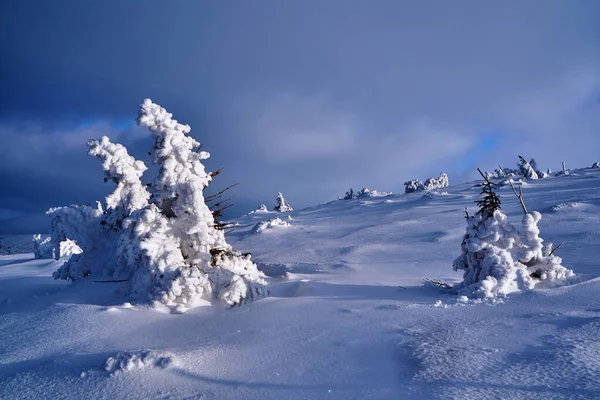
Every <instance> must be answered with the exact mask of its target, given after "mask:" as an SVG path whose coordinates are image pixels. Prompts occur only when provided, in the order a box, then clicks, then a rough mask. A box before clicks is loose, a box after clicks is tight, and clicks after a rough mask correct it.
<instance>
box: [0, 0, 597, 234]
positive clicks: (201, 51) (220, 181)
mask: <svg viewBox="0 0 600 400" xmlns="http://www.w3.org/2000/svg"><path fill="white" fill-rule="evenodd" d="M599 20H600V2H598V1H596V0H577V1H572V0H564V1H556V0H546V1H533V0H527V1H516V0H506V1H501V2H498V1H491V0H483V1H481V0H479V1H475V0H473V1H470V0H469V1H467V0H457V1H453V2H447V1H441V0H436V1H432V0H424V1H402V0H394V1H384V0H376V1H370V2H367V1H356V0H327V1H312V0H304V1H295V0H291V1H278V0H256V1H241V0H239V1H227V2H220V1H191V0H190V1H183V0H181V1H173V2H165V1H153V0H144V1H142V0H132V1H126V2H123V1H112V0H109V1H102V2H84V1H67V0H62V1H59V2H49V1H30V0H5V1H2V2H0V60H1V62H0V142H1V146H0V180H1V181H2V185H1V187H2V189H1V192H0V233H21V232H24V233H31V232H32V231H38V230H40V231H44V229H47V228H45V227H46V224H47V221H46V217H45V216H44V212H45V210H47V209H48V208H50V207H55V206H61V205H68V204H73V203H77V204H82V203H93V202H94V201H95V200H102V199H103V198H104V197H105V196H106V195H107V194H108V193H110V191H111V190H112V187H110V183H108V184H104V183H103V181H102V178H103V172H102V169H101V166H100V163H99V162H98V160H95V159H93V158H91V157H89V156H87V155H86V145H85V143H86V142H87V140H88V139H90V138H98V137H101V136H103V135H107V136H109V137H111V139H113V140H115V141H118V142H120V143H123V144H125V145H126V146H127V147H128V149H129V150H130V153H132V154H133V155H135V156H136V157H138V158H139V159H141V160H143V161H145V162H146V163H147V164H149V163H150V160H149V158H148V156H147V151H148V149H149V147H150V144H151V141H150V134H149V133H148V132H147V131H145V130H143V129H141V128H139V127H137V126H136V125H135V117H136V115H137V110H138V105H139V103H141V101H142V100H143V99H144V98H147V97H148V98H151V99H152V100H153V101H154V102H156V103H158V104H161V105H162V106H163V107H165V108H166V109H167V110H169V111H170V112H172V113H173V115H174V118H176V119H177V120H179V121H180V122H182V123H186V124H189V125H190V126H191V127H192V132H191V135H192V136H194V137H195V138H196V139H197V140H198V141H200V142H201V143H202V144H203V150H206V151H209V152H210V153H211V155H212V156H211V158H210V159H209V160H207V161H206V165H207V168H208V169H209V170H215V169H217V168H221V167H222V168H223V173H222V174H221V175H219V176H218V177H217V178H216V180H215V182H214V184H213V185H212V187H214V188H215V189H219V188H223V187H225V186H228V185H230V184H233V183H239V185H238V186H236V187H235V189H234V191H235V194H236V196H237V197H236V199H235V201H234V204H235V205H234V207H233V208H232V209H230V210H229V215H230V216H233V215H239V214H242V213H246V212H248V211H250V210H252V209H255V208H257V206H258V205H259V204H261V203H265V204H267V206H268V207H269V208H271V207H272V206H273V204H274V200H275V197H276V195H277V192H279V191H281V192H283V193H284V195H285V197H286V198H287V199H288V201H289V202H290V203H291V205H292V206H294V207H295V208H304V207H308V206H312V205H316V204H319V203H323V202H327V201H331V200H334V199H336V198H337V197H338V196H343V195H344V193H345V191H346V190H347V189H348V188H350V187H354V188H355V189H360V188H362V187H368V188H370V189H377V190H380V191H392V192H400V193H402V192H403V191H404V185H403V183H404V182H405V181H407V180H409V179H413V178H419V179H421V180H424V179H426V178H428V177H433V176H437V175H439V173H440V172H446V173H448V175H449V177H450V182H451V183H452V182H454V183H459V182H464V181H466V180H469V179H474V178H476V177H477V172H476V168H477V167H479V168H481V169H484V170H485V169H487V170H493V169H494V168H495V167H496V166H497V165H498V164H501V165H502V166H506V167H514V166H515V165H516V161H517V155H519V154H520V155H523V156H524V157H526V158H528V159H529V158H532V157H533V158H535V159H536V160H537V162H538V165H539V166H540V167H542V168H544V169H545V168H551V169H552V170H556V169H559V168H560V165H561V162H562V161H566V162H567V165H568V166H570V167H585V166H591V165H592V164H593V163H594V162H596V161H600V24H599V23H598V21H599ZM149 179H150V178H149Z"/></svg>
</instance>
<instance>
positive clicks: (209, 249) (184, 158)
mask: <svg viewBox="0 0 600 400" xmlns="http://www.w3.org/2000/svg"><path fill="white" fill-rule="evenodd" d="M138 123H139V125H140V126H144V127H147V128H148V129H149V130H150V131H151V132H152V137H153V142H154V144H153V148H152V154H153V156H154V163H156V164H158V165H159V173H158V176H157V177H156V179H154V181H153V183H152V185H151V192H152V193H150V192H148V191H147V190H146V186H144V185H143V184H142V181H141V177H142V174H143V173H144V171H145V170H146V166H145V165H144V163H142V162H141V161H137V160H135V159H134V158H133V157H132V156H130V155H129V154H128V153H127V149H126V148H125V147H124V146H122V145H120V144H114V143H111V142H110V140H109V139H108V138H107V137H103V138H102V139H101V140H91V141H89V142H88V147H89V152H88V153H89V154H90V155H91V156H95V157H97V158H99V159H100V160H101V161H102V167H103V168H104V171H105V180H107V181H109V180H110V181H112V182H114V183H115V184H116V185H117V186H116V188H115V189H114V191H113V192H112V193H111V194H110V195H108V196H107V198H106V201H105V206H104V207H102V205H101V204H99V203H98V205H97V207H96V208H91V207H88V206H69V207H60V208H55V209H52V210H50V211H49V212H48V214H49V215H50V217H51V218H52V221H51V237H52V243H53V247H54V248H58V243H60V242H62V241H64V240H67V239H72V240H75V241H76V242H77V244H78V245H79V246H80V247H81V249H82V250H83V252H82V253H81V254H76V255H73V256H72V257H71V258H70V259H69V260H68V261H67V262H65V264H64V265H63V266H62V267H61V268H59V269H58V270H57V271H56V272H55V273H54V277H55V278H57V279H68V280H73V281H79V280H81V279H83V278H86V277H91V278H92V279H94V280H96V281H98V280H100V281H104V282H115V281H127V282H128V283H129V286H130V290H129V291H130V293H131V294H132V296H133V298H134V299H136V300H137V301H141V302H155V303H157V304H156V305H157V306H158V305H166V306H168V307H170V308H171V309H173V310H175V311H178V312H183V311H186V310H187V309H189V308H192V307H196V306H200V305H206V304H210V303H211V302H213V301H214V300H221V301H224V302H226V303H227V304H228V305H236V304H239V303H242V302H244V301H246V300H249V299H253V298H255V297H258V296H262V295H264V294H266V289H265V288H264V285H266V281H265V280H264V276H263V274H262V273H261V272H259V271H258V269H257V268H256V265H255V264H254V263H253V262H252V261H251V260H250V256H249V255H242V254H241V253H239V252H236V251H234V250H232V248H231V246H230V245H229V244H228V243H227V242H226V241H225V236H224V233H223V231H222V230H218V229H216V228H215V226H214V225H215V222H214V218H213V215H212V213H211V211H210V210H209V208H208V206H207V205H206V204H205V202H204V196H203V190H204V188H205V187H206V186H207V185H208V184H209V183H210V181H211V176H210V174H208V173H207V172H206V171H205V169H204V166H203V165H202V163H201V160H203V159H206V158H208V157H209V154H208V153H206V152H198V151H196V149H197V148H198V146H199V143H198V142H197V141H196V140H195V139H193V138H192V137H190V136H187V134H188V133H189V132H190V127H189V126H187V125H182V124H180V123H178V122H177V121H176V120H174V119H172V114H170V113H168V112H167V111H166V110H165V109H164V108H162V107H160V106H159V105H157V104H154V103H152V101H151V100H149V99H146V100H144V102H143V103H142V105H141V109H140V115H139V118H138Z"/></svg>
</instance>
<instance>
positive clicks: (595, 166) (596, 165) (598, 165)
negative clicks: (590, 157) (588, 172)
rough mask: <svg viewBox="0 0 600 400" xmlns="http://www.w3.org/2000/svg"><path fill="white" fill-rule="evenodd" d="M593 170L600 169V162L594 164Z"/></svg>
mask: <svg viewBox="0 0 600 400" xmlns="http://www.w3.org/2000/svg"><path fill="white" fill-rule="evenodd" d="M592 168H600V162H595V163H594V164H592Z"/></svg>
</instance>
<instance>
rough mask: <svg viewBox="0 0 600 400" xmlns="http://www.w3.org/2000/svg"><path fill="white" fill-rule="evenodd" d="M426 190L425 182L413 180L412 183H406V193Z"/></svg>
mask: <svg viewBox="0 0 600 400" xmlns="http://www.w3.org/2000/svg"><path fill="white" fill-rule="evenodd" d="M423 190H425V187H424V186H423V182H421V181H420V180H418V179H412V180H410V181H407V182H404V193H416V192H422V191H423Z"/></svg>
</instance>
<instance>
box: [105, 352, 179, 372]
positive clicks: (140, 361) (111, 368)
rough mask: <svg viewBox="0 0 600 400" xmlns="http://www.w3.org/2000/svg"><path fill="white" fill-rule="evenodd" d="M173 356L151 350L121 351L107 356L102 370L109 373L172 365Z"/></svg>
mask: <svg viewBox="0 0 600 400" xmlns="http://www.w3.org/2000/svg"><path fill="white" fill-rule="evenodd" d="M173 363H174V358H173V357H172V356H170V355H166V354H161V353H157V352H155V351H151V350H140V351H133V352H130V351H127V352H121V353H119V354H117V355H116V356H113V357H109V358H108V359H107V360H106V362H105V363H104V370H105V371H106V372H108V373H109V374H110V375H112V376H114V375H118V374H121V373H123V372H128V371H134V370H140V369H145V368H167V367H170V366H171V365H173Z"/></svg>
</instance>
